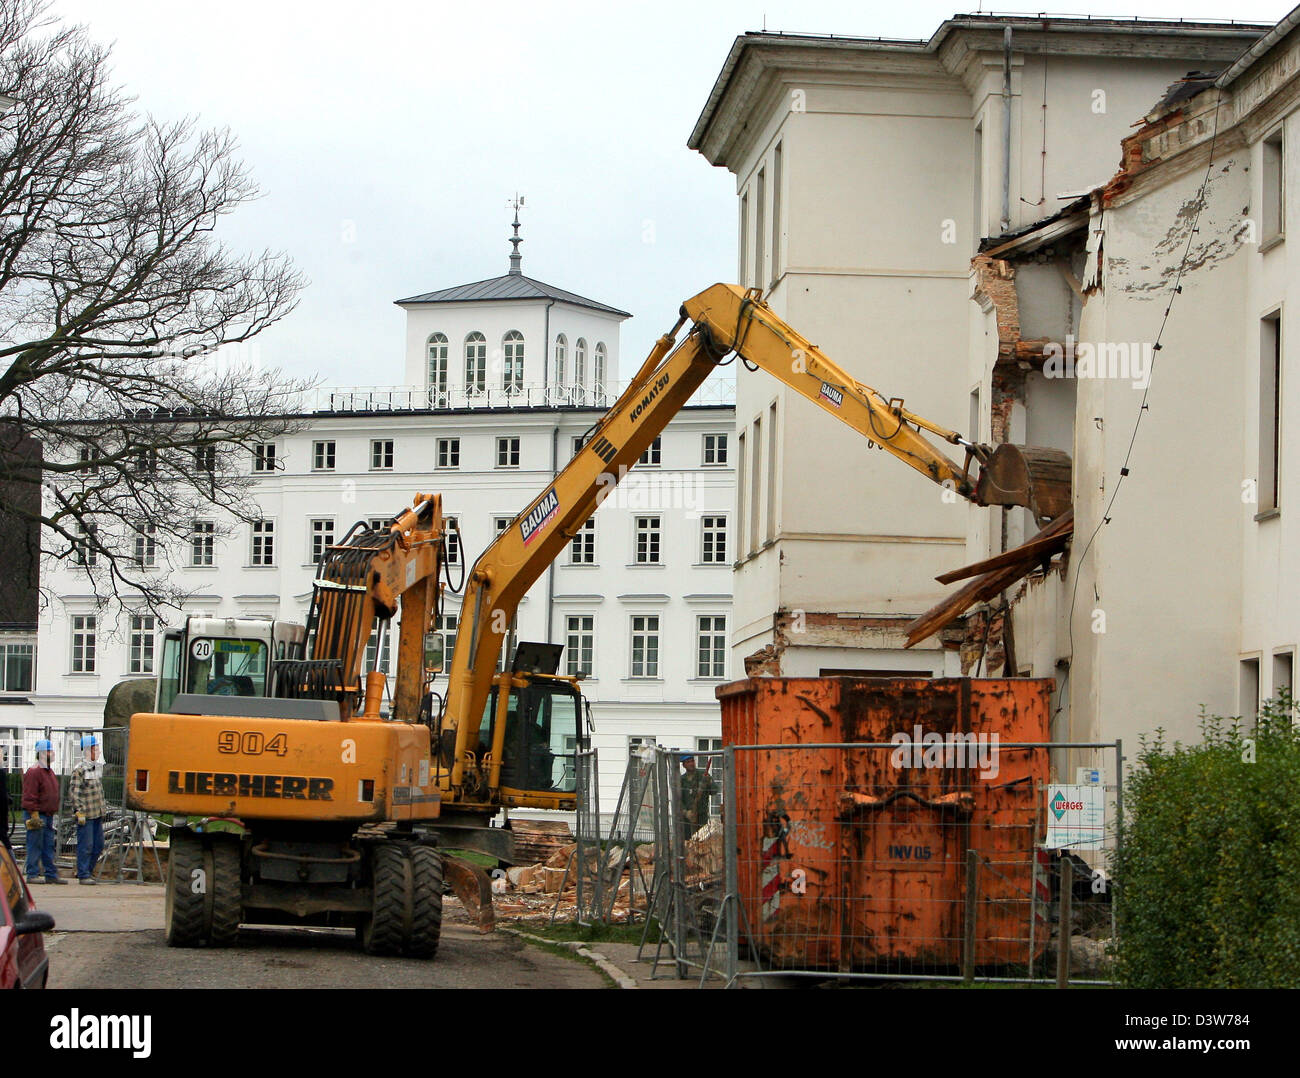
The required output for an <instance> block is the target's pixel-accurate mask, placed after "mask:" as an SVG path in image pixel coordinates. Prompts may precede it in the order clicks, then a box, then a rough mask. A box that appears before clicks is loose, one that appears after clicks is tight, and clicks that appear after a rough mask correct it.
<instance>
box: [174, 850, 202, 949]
mask: <svg viewBox="0 0 1300 1078" xmlns="http://www.w3.org/2000/svg"><path fill="white" fill-rule="evenodd" d="M204 860H205V858H204V856H203V844H202V842H201V841H200V840H199V838H198V836H197V835H194V834H192V833H190V832H189V831H182V830H179V829H174V830H173V831H172V835H171V852H170V854H169V856H168V859H167V896H166V900H165V903H164V916H165V923H166V934H167V946H168V947H197V946H199V945H200V944H201V943H202V942H203V939H204V937H205V936H206V935H207V925H206V924H205V923H204V922H205V921H206V911H205V909H204V906H205V905H206V901H207V884H208V881H207V879H205V878H204V879H201V877H200V874H203V875H204V876H206V873H204V865H203V862H204Z"/></svg>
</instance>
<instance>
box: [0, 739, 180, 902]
mask: <svg viewBox="0 0 1300 1078" xmlns="http://www.w3.org/2000/svg"><path fill="white" fill-rule="evenodd" d="M86 734H97V735H98V736H99V744H100V760H101V761H102V762H103V769H102V771H101V772H100V781H101V783H102V784H103V787H104V802H105V806H106V811H105V814H104V854H103V857H102V858H101V861H100V866H101V867H100V875H101V876H102V875H103V874H104V872H105V871H106V867H105V866H107V867H108V868H111V869H112V870H113V874H115V875H116V876H117V877H118V878H123V877H124V876H125V875H129V874H135V875H136V877H137V878H142V877H143V869H142V867H141V866H140V865H136V866H135V867H131V866H129V865H128V864H127V860H128V857H127V854H128V852H131V853H133V854H139V853H140V850H141V847H142V845H148V844H149V838H151V837H152V834H153V830H154V825H153V824H152V823H151V822H150V821H148V820H147V819H146V818H144V817H143V815H142V814H141V813H137V812H132V811H131V810H130V809H128V808H127V807H126V800H125V799H126V749H127V729H126V728H125V727H109V728H108V729H102V730H96V729H90V728H88V727H87V728H82V727H46V728H45V729H43V730H42V729H39V728H38V729H29V730H27V731H25V732H24V736H23V737H22V738H20V739H10V740H4V741H0V762H2V763H3V764H4V766H5V768H6V769H7V771H8V778H7V784H8V791H9V805H10V814H11V820H9V821H5V823H8V824H9V826H10V830H9V832H8V834H9V840H10V843H11V845H12V846H13V849H14V853H15V856H16V857H17V858H18V862H19V864H20V865H21V864H23V858H24V857H25V856H26V850H27V835H28V831H27V829H26V828H25V827H24V826H23V812H22V784H23V772H24V771H25V770H26V769H27V768H28V767H31V766H32V765H34V764H35V763H36V742H37V741H38V740H41V739H48V740H49V741H50V742H51V744H52V745H53V751H54V759H53V768H52V769H53V771H54V773H55V775H57V776H58V779H59V811H58V812H57V813H55V816H54V828H55V851H54V856H55V859H56V861H57V862H58V863H59V866H60V869H61V871H62V872H63V873H64V874H65V875H72V874H75V871H74V870H75V868H76V862H77V822H76V814H75V813H74V811H73V808H72V797H71V795H70V793H69V792H68V784H69V782H70V781H71V779H72V771H73V768H74V767H76V765H77V763H78V761H80V760H81V758H82V750H81V739H82V737H83V736H85V735H86ZM146 830H147V831H148V833H149V834H148V836H147V837H146V836H145V831H146ZM136 860H137V861H138V860H139V857H136ZM155 867H156V866H155Z"/></svg>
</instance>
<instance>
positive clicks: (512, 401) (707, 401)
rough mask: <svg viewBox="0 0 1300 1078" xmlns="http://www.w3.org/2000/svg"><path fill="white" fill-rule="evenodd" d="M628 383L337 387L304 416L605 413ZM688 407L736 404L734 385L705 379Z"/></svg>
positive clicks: (317, 393) (320, 395) (310, 404)
mask: <svg viewBox="0 0 1300 1078" xmlns="http://www.w3.org/2000/svg"><path fill="white" fill-rule="evenodd" d="M626 385H627V383H625V382H619V383H611V384H609V385H604V386H575V385H567V386H557V385H540V384H527V385H518V386H510V387H505V386H484V387H482V388H471V387H468V386H464V385H458V386H448V387H446V388H438V387H435V386H337V387H322V388H320V389H317V390H314V391H313V393H312V394H311V395H310V396H309V398H308V400H307V402H306V411H309V412H333V413H337V412H444V411H445V412H457V411H473V410H481V409H529V408H608V407H609V406H610V405H612V404H613V403H614V402H615V401H616V400H617V399H618V397H619V394H620V393H622V392H623V390H624V389H625V388H626ZM690 403H691V404H692V405H732V404H735V403H736V383H735V380H734V379H709V380H708V381H707V382H705V383H704V385H702V386H700V388H699V389H697V390H696V391H695V395H694V396H693V397H692V398H691V401H690Z"/></svg>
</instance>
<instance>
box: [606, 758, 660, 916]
mask: <svg viewBox="0 0 1300 1078" xmlns="http://www.w3.org/2000/svg"><path fill="white" fill-rule="evenodd" d="M654 760H655V754H654V751H653V750H651V749H641V750H637V751H635V752H632V753H631V754H630V755H629V756H628V761H627V770H626V771H625V772H624V774H623V785H622V787H621V788H620V790H619V794H618V804H617V805H616V806H615V809H614V816H613V819H611V821H610V825H609V835H608V836H607V838H606V841H605V843H604V847H603V853H602V859H603V864H604V865H605V868H606V870H607V872H608V876H607V879H608V881H609V885H608V886H607V887H606V888H605V890H604V893H603V898H604V903H605V904H604V907H603V910H602V917H603V919H604V920H606V921H611V920H613V918H614V907H615V905H616V904H617V902H618V899H619V888H620V887H621V886H622V880H623V875H624V872H625V871H626V873H627V881H626V882H627V893H626V896H625V897H626V899H627V904H628V919H629V920H632V919H634V918H635V917H636V915H637V910H639V909H640V910H644V909H645V908H646V905H647V899H648V894H649V891H650V884H651V879H652V874H653V871H654V868H653V861H652V859H651V856H650V853H651V851H652V845H651V844H653V843H654V841H655V816H656V807H655V806H656V796H655V782H654Z"/></svg>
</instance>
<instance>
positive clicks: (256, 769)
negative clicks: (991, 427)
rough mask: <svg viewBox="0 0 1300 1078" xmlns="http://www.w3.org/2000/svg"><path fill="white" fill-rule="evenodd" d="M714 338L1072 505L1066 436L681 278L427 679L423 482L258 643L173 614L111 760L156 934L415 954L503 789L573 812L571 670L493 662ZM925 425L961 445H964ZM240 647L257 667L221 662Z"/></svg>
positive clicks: (843, 404)
mask: <svg viewBox="0 0 1300 1078" xmlns="http://www.w3.org/2000/svg"><path fill="white" fill-rule="evenodd" d="M688 323H689V324H690V329H689V331H688V332H687V334H686V337H685V339H684V340H683V341H682V342H681V343H680V344H678V343H677V335H678V333H679V332H680V331H681V329H682V328H683V326H686V325H687V324H688ZM733 353H734V356H736V357H739V358H740V359H741V360H742V361H743V362H745V363H746V364H747V365H748V366H749V367H751V368H762V369H763V370H765V371H767V372H768V373H769V374H771V375H773V376H774V377H776V378H777V379H779V380H780V381H782V382H783V383H785V384H786V385H787V386H789V387H791V388H792V389H794V390H795V391H796V392H798V393H800V394H801V395H803V396H804V397H806V398H807V399H808V400H810V401H812V402H813V403H814V404H816V405H818V406H819V407H821V408H822V409H823V410H825V411H826V412H828V413H829V414H830V415H833V416H835V417H836V418H837V419H840V420H841V421H843V422H845V423H847V424H848V425H849V426H851V427H853V428H854V429H855V430H857V431H859V432H860V433H861V434H863V435H864V436H865V437H866V438H867V439H868V440H869V441H870V442H871V443H872V444H874V445H876V446H879V447H880V448H881V449H884V450H885V451H887V452H889V453H892V454H893V455H894V456H896V457H898V458H899V459H900V460H902V461H903V462H904V463H906V464H909V465H911V466H912V467H913V468H915V469H917V470H918V471H920V472H921V473H923V474H924V475H926V476H927V477H929V478H930V479H931V480H933V481H934V482H935V483H938V484H941V485H943V486H945V487H947V488H949V489H951V490H952V491H954V492H955V493H956V494H958V495H960V496H962V497H964V498H967V499H970V500H972V501H974V502H976V503H979V504H989V505H1022V506H1025V507H1027V508H1030V509H1031V510H1032V511H1033V512H1034V514H1035V515H1036V516H1038V517H1040V518H1052V517H1055V516H1057V515H1059V514H1060V513H1061V512H1063V511H1064V509H1065V508H1067V507H1068V505H1069V459H1068V457H1066V456H1065V454H1062V453H1058V452H1056V451H1054V450H1042V449H1032V448H1027V447H1015V446H1006V445H1004V446H999V447H998V448H997V450H996V451H994V450H991V449H989V448H988V447H986V446H981V445H976V444H974V443H972V442H970V441H968V440H966V439H965V438H963V437H962V436H961V435H959V434H957V433H956V432H954V431H950V430H947V429H945V428H943V427H941V426H938V425H936V424H934V423H931V422H929V421H927V420H925V419H923V418H921V417H920V416H918V415H916V414H914V413H912V412H910V411H908V410H907V409H906V408H904V406H903V402H902V400H901V399H887V398H885V397H883V396H882V395H881V394H879V393H878V392H877V391H876V390H874V389H872V388H871V387H869V386H866V385H864V384H862V383H861V382H859V381H858V380H857V379H855V378H853V377H852V376H851V375H849V374H848V373H847V372H846V371H844V370H843V369H842V368H841V367H839V366H838V365H837V364H835V363H834V362H832V361H831V360H830V359H829V358H828V357H827V356H826V355H824V354H823V353H822V352H821V350H820V349H818V348H817V347H816V346H814V345H813V344H811V343H810V342H809V341H807V340H806V339H805V338H804V337H802V336H801V335H800V334H798V333H797V332H796V331H795V330H793V329H792V328H791V327H790V326H788V325H787V324H786V323H785V322H784V321H783V320H782V319H781V318H779V317H778V316H777V315H775V314H774V313H773V312H772V310H771V309H770V308H769V307H768V306H767V305H766V304H765V303H764V302H763V300H762V298H761V294H760V292H759V291H758V290H754V289H751V290H748V291H747V290H744V289H742V288H739V287H737V286H734V285H728V284H717V285H714V286H713V287H711V288H709V289H708V290H706V291H704V292H702V293H700V294H699V295H698V296H695V297H694V298H692V299H690V300H687V302H686V303H685V304H684V305H683V307H682V309H681V313H680V317H679V319H678V321H677V323H676V325H674V326H673V328H672V329H671V330H670V331H669V332H668V333H666V334H665V335H664V336H662V337H661V338H659V340H658V341H657V342H656V343H655V346H654V348H653V349H652V350H651V352H650V355H649V356H648V357H647V358H646V360H645V362H644V363H643V364H642V366H641V369H640V370H639V371H638V372H637V374H636V376H635V377H634V378H633V379H632V381H631V382H630V384H629V385H628V387H627V389H626V390H625V391H624V392H623V393H622V395H621V396H620V397H619V398H618V400H617V401H616V402H615V403H614V405H613V406H612V407H611V408H610V409H609V411H608V412H607V413H606V414H605V415H604V416H603V417H602V418H601V419H600V420H599V421H598V422H597V423H596V424H595V426H594V427H593V428H592V430H591V431H590V433H589V436H588V437H587V439H586V440H585V443H584V444H583V446H582V447H581V449H579V451H578V452H577V453H576V454H575V455H574V457H573V459H572V460H570V461H569V463H568V464H567V465H566V466H565V468H564V469H563V470H562V471H560V472H559V473H558V474H557V475H556V476H555V478H554V479H553V481H552V482H550V483H549V484H548V485H547V487H546V489H545V490H543V491H542V492H541V493H540V494H539V495H538V496H537V497H536V498H535V499H534V500H533V501H532V503H531V504H529V505H528V506H527V507H525V508H524V509H523V511H522V512H520V513H519V515H518V516H517V517H515V519H514V520H513V521H512V523H511V525H510V526H509V527H508V528H506V529H505V531H503V532H502V533H501V534H500V535H498V536H497V538H496V539H495V540H494V541H493V542H492V543H491V544H490V545H489V546H488V547H487V548H486V550H484V552H483V553H482V554H481V555H480V557H479V558H478V560H477V561H476V562H475V564H474V566H473V568H472V569H471V570H470V572H469V574H468V578H467V580H464V581H463V584H464V586H465V594H464V596H463V600H462V605H461V622H460V636H459V639H460V646H458V647H457V648H456V649H455V652H454V655H453V659H452V662H451V667H450V670H449V671H448V685H447V695H446V699H445V700H437V699H436V697H435V696H434V694H433V693H432V692H431V691H430V687H431V682H432V680H433V677H434V675H435V674H436V673H438V672H439V671H440V670H441V666H442V656H441V645H442V637H441V635H440V634H438V633H434V632H432V631H431V630H432V628H433V626H434V625H435V624H436V617H437V615H438V610H439V603H440V599H441V596H442V593H443V590H444V589H445V587H447V586H448V585H449V584H450V581H449V579H448V580H445V581H444V579H443V578H444V577H446V576H447V568H446V567H447V558H446V556H445V551H446V545H447V542H448V534H447V525H446V522H444V520H443V517H442V503H441V497H440V496H439V495H437V494H418V495H417V496H416V497H415V499H414V502H413V504H412V506H411V507H410V508H408V509H406V510H405V511H403V512H402V513H401V514H399V515H398V516H397V518H396V519H395V520H394V521H393V523H392V524H391V525H390V526H389V527H387V528H384V529H378V530H376V529H372V528H370V527H368V526H366V525H365V524H363V523H359V524H357V525H356V526H354V528H353V529H352V531H351V532H349V533H348V535H347V536H345V537H344V539H343V540H342V541H341V542H340V543H338V544H336V545H334V546H332V547H330V548H329V550H328V551H327V552H326V554H325V556H324V558H323V560H322V562H321V565H320V566H319V569H318V573H317V578H316V581H315V588H314V594H313V600H312V606H311V612H310V614H309V617H308V623H307V626H306V631H305V633H297V634H294V633H291V632H284V633H282V634H281V638H280V639H279V642H278V643H275V642H274V641H271V645H272V646H273V647H274V648H275V652H274V654H271V655H269V656H268V657H267V664H266V665H264V666H256V665H255V664H254V665H252V666H249V665H248V663H249V661H250V660H249V654H250V650H249V649H250V645H249V642H248V640H247V636H248V633H247V631H246V627H243V626H241V625H240V624H239V622H240V621H241V620H242V619H229V620H226V621H224V622H223V621H222V619H206V620H204V621H202V622H201V623H195V624H196V627H195V630H194V631H193V632H187V633H182V634H179V635H178V636H177V639H176V646H175V653H176V661H175V664H174V665H175V666H176V670H175V671H174V674H175V676H174V677H173V678H172V679H171V680H170V681H169V682H168V683H169V684H170V685H171V686H172V690H173V691H169V693H168V694H167V695H166V696H165V697H164V696H162V695H160V697H159V699H160V701H162V702H161V703H160V704H159V706H158V710H157V711H156V712H154V713H149V714H138V715H135V716H133V718H132V721H131V738H130V748H129V758H128V763H127V775H128V779H129V781H128V783H127V790H128V804H129V805H130V807H131V808H134V809H137V810H141V811H147V812H151V813H157V814H165V813H170V814H173V815H174V817H175V819H176V820H177V823H176V826H174V827H173V830H172V832H171V857H170V862H169V866H168V881H167V890H166V925H167V941H168V943H169V944H171V945H174V946H198V945H214V946H222V945H228V944H230V943H232V942H233V941H234V940H235V938H236V936H237V933H238V929H239V926H240V925H241V924H251V923H259V924H264V923H273V924H275V923H279V924H283V923H290V924H325V925H336V926H348V925H351V926H354V927H355V929H356V931H357V933H358V935H359V937H360V938H361V940H362V942H363V944H364V946H365V948H366V950H367V951H369V952H371V953H376V954H405V955H411V956H417V957H432V956H433V954H434V953H435V952H436V950H437V946H438V939H439V932H440V927H441V919H442V896H443V894H444V891H445V890H447V889H448V887H450V888H451V889H454V890H455V892H456V893H457V894H458V896H460V897H461V898H462V900H463V901H464V902H465V904H466V906H467V908H468V909H469V910H470V911H471V913H473V914H475V915H477V917H478V919H479V924H480V926H481V927H482V928H483V929H484V930H487V929H489V928H490V927H491V925H492V907H491V889H490V886H489V881H488V878H487V876H486V875H485V874H484V872H483V870H482V869H481V868H480V867H478V866H477V865H476V864H474V863H473V859H467V858H462V857H458V856H455V853H456V852H457V851H476V852H478V853H482V854H488V855H490V856H491V857H494V858H497V859H498V860H501V861H505V862H509V861H511V860H512V859H513V843H512V837H511V832H510V829H509V825H508V819H507V824H506V826H493V825H492V824H493V821H494V820H495V819H496V818H497V817H499V816H501V815H502V810H503V809H504V810H507V812H506V814H507V816H508V810H509V809H510V808H512V807H528V808H547V809H569V810H572V809H573V808H574V807H575V801H576V795H575V789H576V783H575V779H574V768H573V764H572V753H573V748H572V746H573V745H575V744H579V745H580V744H582V743H583V741H584V739H585V731H586V728H587V726H588V710H587V707H586V704H585V701H584V700H583V697H582V693H581V689H580V684H579V682H578V680H577V679H575V678H572V677H566V676H563V675H561V674H559V673H558V670H559V661H560V652H561V647H560V646H559V645H551V644H535V643H529V642H522V643H519V644H518V646H517V648H516V649H515V653H514V655H513V656H508V657H507V660H508V661H507V662H506V663H505V667H504V669H503V670H502V671H500V672H498V660H499V658H500V657H501V653H502V648H503V644H504V642H505V641H506V639H507V636H508V633H509V632H510V627H511V624H512V622H513V620H514V615H515V612H516V610H517V608H518V605H519V602H520V600H521V599H522V598H523V596H524V594H525V593H526V592H527V591H528V589H529V588H530V587H531V586H532V585H533V584H534V583H535V582H536V581H537V580H538V579H539V578H540V577H541V575H542V574H543V573H544V572H545V570H546V568H547V566H549V565H550V563H551V562H552V561H553V560H554V559H555V558H556V557H558V556H559V554H560V552H561V551H562V550H563V549H564V548H565V546H567V545H568V544H569V543H570V542H571V541H572V540H573V538H574V536H575V535H576V534H577V532H578V529H579V528H581V527H582V525H583V524H584V523H585V522H586V521H587V520H588V518H590V516H591V515H592V513H594V512H595V510H596V508H597V507H598V506H599V504H600V503H601V501H602V500H603V499H604V497H605V496H606V495H607V494H608V493H609V492H610V490H611V489H612V487H613V486H614V485H615V484H616V483H617V482H618V481H619V480H621V479H622V478H623V476H624V475H626V474H627V472H628V471H629V470H630V469H631V468H632V467H633V466H634V465H635V464H636V462H637V461H638V459H640V457H641V455H642V454H643V453H644V452H645V451H646V450H647V449H648V448H649V447H650V445H651V444H652V442H653V441H654V439H655V438H656V437H657V436H658V435H659V434H660V433H661V432H662V431H663V430H664V428H665V427H666V426H667V425H668V423H669V421H670V420H671V419H672V418H673V416H675V415H676V414H677V413H678V411H679V410H680V409H681V408H682V407H683V406H684V405H686V404H687V402H688V401H689V400H690V399H691V396H692V394H693V393H694V392H695V390H696V389H697V388H698V387H699V386H700V385H701V383H703V381H704V380H705V379H706V378H707V377H708V375H709V374H710V373H711V372H712V371H714V370H715V369H716V368H717V367H718V366H719V365H720V364H723V363H726V362H730V360H729V359H728V357H729V356H732V355H733ZM927 435H933V436H935V437H937V438H938V439H941V440H942V441H944V442H947V443H949V444H951V445H954V446H958V447H960V448H961V449H962V450H964V460H963V463H962V464H960V465H959V464H957V463H956V462H955V461H953V460H952V459H950V458H949V457H948V456H946V455H945V454H944V453H943V452H941V451H940V450H939V449H938V448H937V447H936V446H935V444H934V443H933V442H932V440H931V438H929V437H927ZM973 465H978V472H977V473H974V472H972V466H973ZM399 610H400V613H401V618H400V629H399V638H398V647H397V662H396V675H395V686H394V689H393V692H392V703H393V707H392V712H391V714H389V715H385V714H384V713H383V712H382V699H383V696H384V690H385V676H384V674H382V673H381V672H379V671H377V670H373V669H372V670H369V671H365V670H364V666H365V657H366V652H367V644H368V642H369V641H370V640H371V636H372V633H373V632H375V631H378V632H379V633H380V634H383V633H384V632H386V631H387V627H388V625H389V623H390V622H391V620H392V618H393V617H394V616H396V615H397V614H398V612H399ZM375 653H376V654H378V653H379V649H378V648H376V649H375ZM222 656H224V661H225V665H223V666H221V667H220V669H219V670H218V667H217V666H215V665H213V664H214V663H215V662H216V659H217V658H218V657H222ZM240 661H244V662H245V666H247V668H248V669H253V670H255V671H262V672H263V674H264V680H259V681H255V680H254V679H253V678H250V677H246V676H245V677H243V678H242V681H241V675H240V674H239V671H240V670H243V669H245V666H239V665H238V663H239V662H240ZM215 672H223V674H222V676H221V677H219V678H214V679H212V680H211V682H210V683H211V684H212V685H215V686H218V687H217V688H215V689H214V690H213V691H207V690H206V689H205V685H206V684H208V683H207V682H205V677H206V676H207V674H209V673H215ZM232 672H233V673H232ZM263 685H264V686H265V687H264V688H262V687H263ZM241 686H243V688H246V689H248V690H249V691H250V692H252V693H253V694H252V695H243V694H242V690H241ZM258 688H262V692H261V693H258V692H256V689H258ZM177 689H180V690H186V691H174V690H177ZM232 691H233V694H232ZM164 704H165V706H164Z"/></svg>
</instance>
